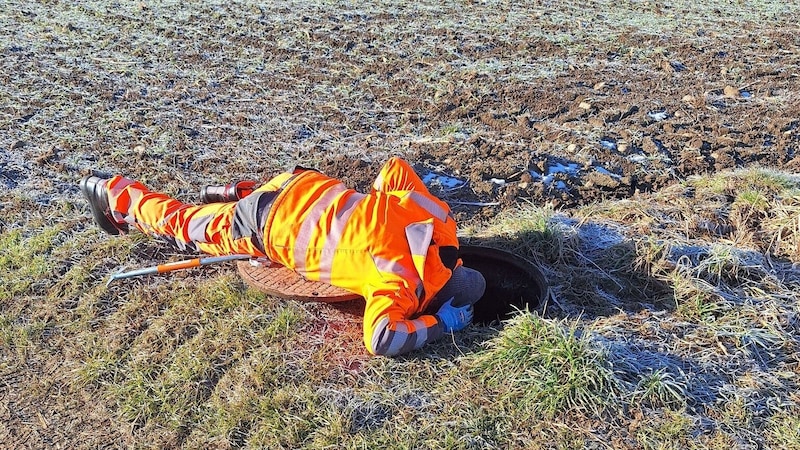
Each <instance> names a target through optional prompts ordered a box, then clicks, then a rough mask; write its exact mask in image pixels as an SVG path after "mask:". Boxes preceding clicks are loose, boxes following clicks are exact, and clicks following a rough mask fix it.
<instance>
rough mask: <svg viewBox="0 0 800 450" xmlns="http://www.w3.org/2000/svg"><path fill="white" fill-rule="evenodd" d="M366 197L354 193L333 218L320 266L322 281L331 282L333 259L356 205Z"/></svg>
mask: <svg viewBox="0 0 800 450" xmlns="http://www.w3.org/2000/svg"><path fill="white" fill-rule="evenodd" d="M365 197H366V195H364V194H360V193H358V192H353V193H352V194H350V196H349V197H347V199H346V200H345V202H344V205H343V206H342V208H341V209H339V210H338V211H336V216H334V218H333V223H332V224H331V229H330V230H329V231H328V236H327V238H326V239H325V246H324V247H323V249H322V260H321V261H320V264H319V272H320V281H324V282H326V283H330V282H331V270H332V269H333V257H334V256H335V255H336V248H337V247H338V246H339V240H340V239H341V238H342V234H343V233H344V229H345V227H346V226H347V221H348V220H349V219H350V216H351V215H352V214H353V211H355V209H356V205H357V204H358V203H359V202H360V201H361V200H363V199H364V198H365Z"/></svg>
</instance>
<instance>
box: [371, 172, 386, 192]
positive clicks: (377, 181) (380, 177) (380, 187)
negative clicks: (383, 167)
mask: <svg viewBox="0 0 800 450" xmlns="http://www.w3.org/2000/svg"><path fill="white" fill-rule="evenodd" d="M372 189H375V190H376V191H382V190H383V172H381V173H379V174H378V177H377V178H375V181H374V182H373V183H372Z"/></svg>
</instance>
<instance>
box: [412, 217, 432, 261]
mask: <svg viewBox="0 0 800 450" xmlns="http://www.w3.org/2000/svg"><path fill="white" fill-rule="evenodd" d="M432 237H433V224H431V223H425V222H416V223H412V224H408V225H406V240H408V246H409V248H410V249H411V254H412V255H415V256H425V255H427V254H428V247H429V246H430V245H431V238H432Z"/></svg>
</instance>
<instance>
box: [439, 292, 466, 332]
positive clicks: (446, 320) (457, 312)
mask: <svg viewBox="0 0 800 450" xmlns="http://www.w3.org/2000/svg"><path fill="white" fill-rule="evenodd" d="M453 298H455V297H451V298H450V300H448V301H446V302H445V303H444V305H442V307H441V308H439V311H438V312H437V313H436V318H437V319H438V320H439V323H441V324H442V325H443V326H444V331H445V332H446V333H450V332H453V331H461V330H463V329H464V328H466V327H467V325H469V324H470V322H472V314H473V313H474V309H473V308H472V305H470V304H467V305H464V306H453V305H452V303H453Z"/></svg>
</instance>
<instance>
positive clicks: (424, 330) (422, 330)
mask: <svg viewBox="0 0 800 450" xmlns="http://www.w3.org/2000/svg"><path fill="white" fill-rule="evenodd" d="M412 322H413V323H414V327H415V328H416V329H417V331H416V334H417V341H416V342H415V343H414V348H420V347H422V346H423V345H425V344H426V343H427V342H428V327H427V326H425V321H423V320H422V319H415V320H413V321H412Z"/></svg>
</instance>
